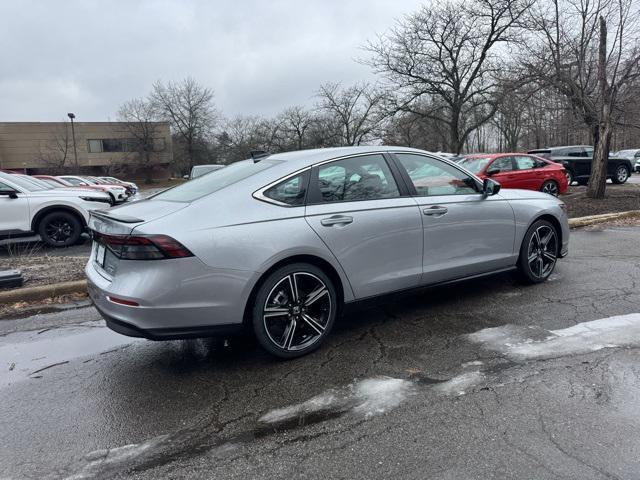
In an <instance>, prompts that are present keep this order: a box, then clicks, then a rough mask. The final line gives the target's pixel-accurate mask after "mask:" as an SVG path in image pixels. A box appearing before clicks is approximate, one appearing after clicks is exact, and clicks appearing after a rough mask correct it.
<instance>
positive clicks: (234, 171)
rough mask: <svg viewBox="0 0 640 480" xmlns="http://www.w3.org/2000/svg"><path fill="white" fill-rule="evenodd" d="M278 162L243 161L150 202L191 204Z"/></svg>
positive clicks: (156, 197) (192, 181) (187, 183)
mask: <svg viewBox="0 0 640 480" xmlns="http://www.w3.org/2000/svg"><path fill="white" fill-rule="evenodd" d="M277 163H280V162H278V161H274V160H271V161H269V160H262V161H260V162H258V163H254V162H253V160H244V161H242V162H237V163H233V164H231V165H229V166H228V167H224V168H221V169H220V170H218V171H216V174H215V175H203V176H201V177H198V178H195V179H193V180H189V181H188V182H186V183H183V184H182V185H178V186H177V187H173V188H170V189H169V190H165V191H164V192H162V193H159V194H158V195H155V196H154V197H152V198H151V200H169V201H174V202H192V201H193V200H195V199H197V198H200V197H204V196H205V195H209V194H210V193H213V192H217V191H218V190H221V189H223V188H224V187H226V186H229V185H231V184H233V183H236V182H239V181H240V180H244V179H245V178H249V177H251V176H252V175H255V174H256V173H259V172H262V171H263V170H266V169H267V168H270V167H273V166H274V165H276V164H277Z"/></svg>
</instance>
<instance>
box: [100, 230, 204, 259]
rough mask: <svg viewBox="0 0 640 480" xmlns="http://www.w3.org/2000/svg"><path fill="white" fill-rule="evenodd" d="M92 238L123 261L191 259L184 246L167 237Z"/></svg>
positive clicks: (102, 235) (124, 236)
mask: <svg viewBox="0 0 640 480" xmlns="http://www.w3.org/2000/svg"><path fill="white" fill-rule="evenodd" d="M94 238H95V239H96V240H97V241H98V242H100V243H102V244H104V245H105V246H106V247H107V248H108V249H109V250H111V252H113V254H114V255H115V256H116V257H118V258H121V259H123V260H160V259H165V258H185V257H192V256H193V253H191V252H190V251H189V250H188V249H187V248H186V247H185V246H184V245H182V244H181V243H180V242H178V241H177V240H175V239H173V238H171V237H169V236H167V235H105V234H101V233H97V232H94Z"/></svg>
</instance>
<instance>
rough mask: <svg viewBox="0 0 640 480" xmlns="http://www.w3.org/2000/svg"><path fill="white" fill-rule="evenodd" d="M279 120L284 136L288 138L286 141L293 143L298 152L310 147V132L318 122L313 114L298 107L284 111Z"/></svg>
mask: <svg viewBox="0 0 640 480" xmlns="http://www.w3.org/2000/svg"><path fill="white" fill-rule="evenodd" d="M279 119H280V124H281V127H282V131H283V134H284V135H285V136H286V137H287V138H286V139H285V141H287V143H288V142H291V144H292V146H293V147H294V148H295V149H296V150H302V149H303V148H305V147H306V146H307V145H308V136H309V131H310V129H311V128H312V127H313V125H314V123H316V122H317V119H316V118H315V117H314V116H313V114H312V113H311V112H310V111H309V110H307V109H305V108H304V107H301V106H297V105H296V106H293V107H289V108H287V109H286V110H285V111H283V112H282V113H281V114H280V116H279ZM285 148H286V147H285Z"/></svg>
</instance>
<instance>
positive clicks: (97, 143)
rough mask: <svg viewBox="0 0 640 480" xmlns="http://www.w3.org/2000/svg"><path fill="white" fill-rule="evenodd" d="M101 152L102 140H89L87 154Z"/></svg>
mask: <svg viewBox="0 0 640 480" xmlns="http://www.w3.org/2000/svg"><path fill="white" fill-rule="evenodd" d="M100 152H102V140H89V153H100Z"/></svg>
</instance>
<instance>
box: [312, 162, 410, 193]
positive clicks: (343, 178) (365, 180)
mask: <svg viewBox="0 0 640 480" xmlns="http://www.w3.org/2000/svg"><path fill="white" fill-rule="evenodd" d="M318 188H319V190H320V195H321V201H322V202H355V201H359V200H378V199H381V198H394V197H399V196H400V191H399V190H398V186H397V185H396V182H395V180H394V178H393V175H392V174H391V170H390V169H389V166H388V165H387V162H386V160H385V159H384V157H383V156H382V155H362V156H359V157H352V158H347V159H345V160H337V161H335V162H331V163H327V164H324V165H320V167H318Z"/></svg>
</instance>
